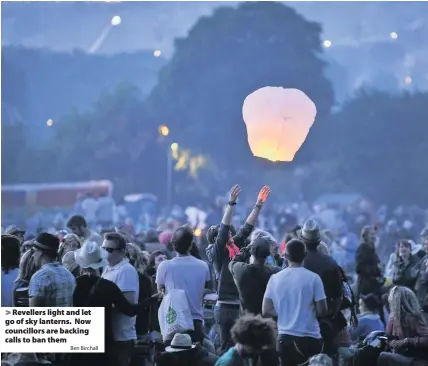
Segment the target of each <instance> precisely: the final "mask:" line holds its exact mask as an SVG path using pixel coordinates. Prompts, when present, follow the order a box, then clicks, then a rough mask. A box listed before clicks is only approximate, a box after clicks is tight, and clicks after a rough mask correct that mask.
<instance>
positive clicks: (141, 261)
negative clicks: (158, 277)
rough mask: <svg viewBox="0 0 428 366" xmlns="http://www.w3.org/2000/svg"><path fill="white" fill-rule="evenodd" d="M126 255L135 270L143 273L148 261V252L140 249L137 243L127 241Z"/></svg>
mask: <svg viewBox="0 0 428 366" xmlns="http://www.w3.org/2000/svg"><path fill="white" fill-rule="evenodd" d="M126 256H127V257H128V259H129V263H130V264H131V265H132V266H133V267H134V268H135V269H136V270H137V272H138V273H141V274H144V272H145V271H146V268H147V265H148V263H149V257H148V253H147V252H145V251H142V250H141V249H140V247H139V246H138V245H136V244H133V243H128V244H126Z"/></svg>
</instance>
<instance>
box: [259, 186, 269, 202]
mask: <svg viewBox="0 0 428 366" xmlns="http://www.w3.org/2000/svg"><path fill="white" fill-rule="evenodd" d="M269 195H270V188H269V187H268V186H264V187H263V188H262V189H261V190H260V192H259V196H258V197H257V204H259V205H260V204H263V203H265V201H266V200H267V198H268V197H269Z"/></svg>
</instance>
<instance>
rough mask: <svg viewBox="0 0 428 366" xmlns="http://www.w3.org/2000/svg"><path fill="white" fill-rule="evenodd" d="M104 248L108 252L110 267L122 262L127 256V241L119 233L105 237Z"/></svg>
mask: <svg viewBox="0 0 428 366" xmlns="http://www.w3.org/2000/svg"><path fill="white" fill-rule="evenodd" d="M102 247H103V248H104V249H105V250H106V251H107V253H108V254H107V261H108V264H109V265H110V266H114V265H116V264H118V263H119V262H121V261H122V260H123V258H125V256H126V239H125V237H124V236H123V235H121V234H119V233H107V234H105V235H104V241H103V245H102Z"/></svg>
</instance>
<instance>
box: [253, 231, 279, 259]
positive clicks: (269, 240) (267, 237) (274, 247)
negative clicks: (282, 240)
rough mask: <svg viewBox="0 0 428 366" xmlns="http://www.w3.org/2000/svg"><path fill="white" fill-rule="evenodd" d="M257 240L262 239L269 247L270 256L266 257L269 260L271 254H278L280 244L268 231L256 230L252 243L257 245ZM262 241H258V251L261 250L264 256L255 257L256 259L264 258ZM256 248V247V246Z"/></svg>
mask: <svg viewBox="0 0 428 366" xmlns="http://www.w3.org/2000/svg"><path fill="white" fill-rule="evenodd" d="M257 239H262V241H263V242H265V243H266V244H267V245H268V246H269V254H268V255H267V256H266V257H265V258H267V257H268V256H269V255H270V254H273V255H275V254H277V253H278V242H277V241H276V240H275V238H274V237H273V236H272V234H270V233H269V232H267V231H264V230H260V229H257V230H254V231H253V232H252V234H251V236H250V242H251V243H255V242H256V240H257ZM260 243H261V241H260V240H259V241H258V244H259V245H258V249H259V250H261V252H260V254H262V255H260V254H259V255H254V257H256V258H262V257H263V253H262V252H263V250H262V247H263V246H262V247H261V246H260ZM254 248H256V246H254Z"/></svg>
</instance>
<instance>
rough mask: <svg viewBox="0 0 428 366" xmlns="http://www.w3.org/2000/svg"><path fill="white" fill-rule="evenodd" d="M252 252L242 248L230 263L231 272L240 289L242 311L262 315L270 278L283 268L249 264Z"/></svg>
mask: <svg viewBox="0 0 428 366" xmlns="http://www.w3.org/2000/svg"><path fill="white" fill-rule="evenodd" d="M249 259H250V251H249V250H248V248H242V249H241V253H239V254H238V255H237V256H236V257H235V258H234V259H233V260H232V261H231V262H230V263H229V270H230V272H231V273H232V276H233V278H234V280H235V283H236V286H237V287H238V292H239V298H240V300H241V309H242V310H243V311H248V312H249V313H251V314H256V315H257V314H261V313H262V303H263V296H264V294H265V292H266V287H267V284H268V282H269V279H270V277H271V276H272V275H273V274H275V273H278V272H279V271H280V270H281V268H280V267H277V266H272V265H268V264H265V265H259V264H248V263H247V262H248V260H249Z"/></svg>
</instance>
